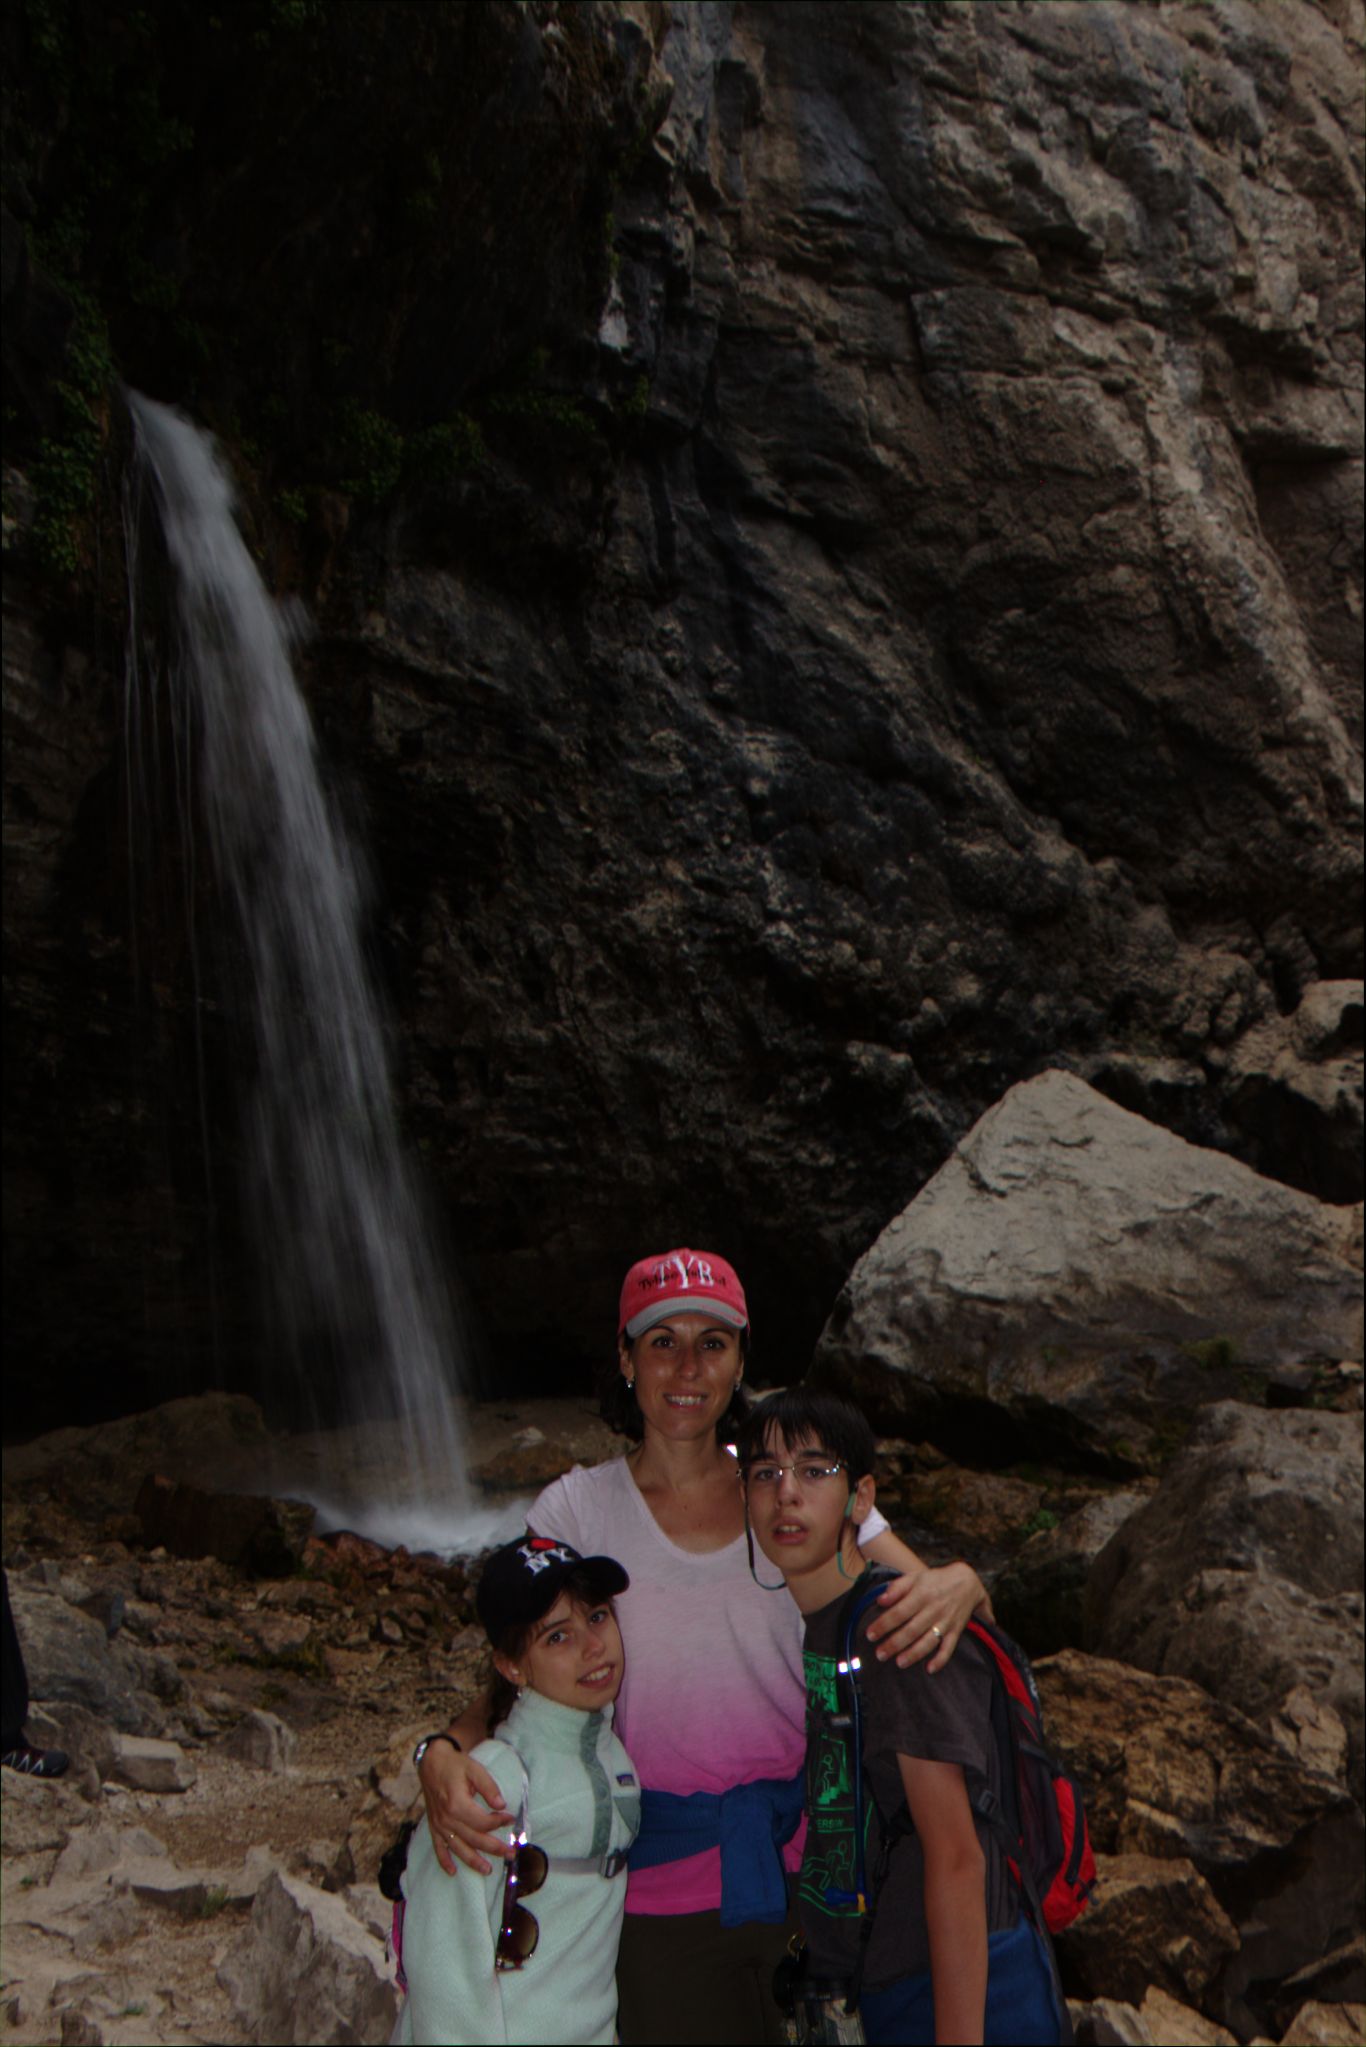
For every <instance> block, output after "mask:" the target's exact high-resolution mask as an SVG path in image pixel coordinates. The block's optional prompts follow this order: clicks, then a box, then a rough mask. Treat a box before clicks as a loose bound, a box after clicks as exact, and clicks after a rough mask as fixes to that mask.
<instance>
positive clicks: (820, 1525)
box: [739, 1390, 1061, 2047]
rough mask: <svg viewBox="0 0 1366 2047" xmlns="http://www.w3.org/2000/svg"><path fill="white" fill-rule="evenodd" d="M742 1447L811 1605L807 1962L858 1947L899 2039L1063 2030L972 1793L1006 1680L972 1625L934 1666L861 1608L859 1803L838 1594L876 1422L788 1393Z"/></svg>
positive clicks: (847, 1583)
mask: <svg viewBox="0 0 1366 2047" xmlns="http://www.w3.org/2000/svg"><path fill="white" fill-rule="evenodd" d="M739 1455H740V1465H741V1472H742V1476H743V1481H744V1488H745V1501H746V1510H747V1513H748V1518H749V1526H750V1528H751V1529H752V1531H753V1535H754V1539H755V1541H756V1542H757V1543H758V1545H759V1547H760V1549H761V1550H762V1551H763V1553H764V1555H765V1556H766V1557H767V1558H768V1559H769V1560H770V1562H771V1563H773V1564H775V1565H776V1566H777V1568H778V1569H779V1570H780V1571H781V1573H782V1576H783V1579H784V1580H785V1581H786V1584H787V1589H788V1591H789V1592H790V1593H791V1594H792V1596H793V1598H794V1599H795V1600H796V1602H797V1605H798V1606H799V1607H800V1608H801V1610H802V1613H803V1615H804V1616H805V1620H806V1638H805V1648H804V1662H805V1673H806V1687H807V1759H806V1793H807V1818H808V1832H807V1838H806V1849H805V1853H804V1856H803V1859H802V1867H801V1874H800V1876H799V1878H798V1900H797V1904H798V1915H799V1917H800V1919H801V1923H802V1929H803V1932H804V1934H805V1937H806V1947H807V1962H806V1966H807V1969H808V1971H809V1973H810V1975H811V1976H812V1977H818V1978H823V1979H832V1978H833V1979H839V1980H842V1981H843V1982H844V1983H845V1984H848V1983H850V1982H851V1981H852V1979H854V1977H855V1976H856V1974H857V1971H858V1968H859V1962H860V1957H861V1956H862V1960H863V1973H862V1985H863V1987H862V1992H861V1996H860V2008H861V2011H862V2015H863V2025H864V2032H865V2036H866V2038H867V2039H868V2040H869V2041H871V2042H876V2043H887V2047H900V2043H903V2042H905V2043H910V2042H917V2043H918V2042H922V2041H923V2042H927V2043H928V2042H932V2041H933V2042H950V2041H953V2042H986V2043H992V2042H996V2041H1000V2042H1018V2043H1034V2042H1057V2041H1058V2039H1059V2038H1060V2037H1061V2035H1060V2027H1059V2019H1058V2012H1057V2005H1056V2001H1055V1996H1054V1990H1053V1979H1052V1972H1051V1969H1050V1966H1049V1961H1048V1957H1047V1953H1046V1951H1045V1949H1044V1947H1043V1943H1042V1941H1041V1940H1040V1938H1039V1936H1038V1935H1037V1934H1036V1933H1035V1931H1034V1929H1033V1927H1032V1926H1031V1925H1030V1924H1029V1922H1028V1919H1027V1918H1026V1917H1025V1916H1024V1915H1023V1914H1022V1913H1021V1911H1020V1910H1019V1900H1018V1894H1017V1892H1016V1890H1015V1886H1014V1883H1013V1881H1012V1879H1011V1877H1010V1874H1009V1871H1008V1870H1007V1867H1006V1864H1005V1858H1004V1856H1003V1855H1002V1853H1001V1850H1000V1848H999V1847H998V1846H997V1844H996V1842H995V1841H994V1840H993V1838H992V1836H991V1832H990V1830H989V1828H988V1827H987V1826H986V1824H985V1822H983V1821H981V1820H979V1819H978V1818H977V1817H976V1815H975V1814H974V1812H973V1808H972V1803H971V1793H972V1791H973V1790H974V1789H976V1788H979V1787H980V1786H981V1785H982V1784H984V1783H985V1784H986V1785H988V1786H989V1787H990V1789H991V1790H992V1791H993V1792H994V1793H995V1794H996V1796H997V1797H998V1798H999V1796H1000V1793H1001V1783H1000V1762H999V1758H998V1754H997V1748H996V1743H995V1740H994V1739H993V1736H992V1730H991V1695H992V1693H991V1688H992V1684H993V1682H994V1679H993V1676H992V1673H991V1670H990V1668H989V1666H988V1663H987V1660H986V1657H985V1654H984V1653H983V1652H982V1651H981V1650H980V1649H979V1647H978V1646H977V1644H976V1643H975V1642H974V1641H973V1640H972V1639H971V1637H970V1636H967V1635H965V1636H964V1638H963V1640H962V1641H961V1642H960V1643H959V1646H958V1650H957V1653H956V1654H955V1656H954V1657H953V1659H952V1661H951V1662H950V1663H949V1664H947V1665H946V1666H945V1668H944V1669H942V1670H940V1671H938V1672H936V1673H935V1674H934V1675H933V1676H929V1675H927V1673H926V1671H925V1669H924V1666H923V1665H919V1666H917V1667H915V1668H913V1669H910V1670H899V1669H898V1668H897V1667H896V1665H895V1663H890V1662H889V1663H879V1662H878V1661H877V1659H876V1657H875V1655H874V1654H873V1652H872V1651H871V1650H869V1649H867V1648H866V1647H864V1646H863V1630H864V1623H863V1622H862V1621H861V1622H860V1623H859V1627H858V1630H857V1636H856V1646H855V1653H856V1654H858V1655H859V1683H860V1701H861V1708H862V1714H861V1717H862V1725H863V1744H862V1768H863V1785H864V1800H863V1803H864V1808H865V1810H864V1812H863V1813H862V1814H859V1813H856V1812H855V1810H854V1792H853V1784H852V1781H851V1776H852V1773H851V1770H850V1767H849V1734H848V1721H847V1719H844V1720H843V1724H836V1716H841V1718H842V1717H843V1715H844V1713H845V1712H846V1711H847V1699H845V1698H844V1697H842V1696H841V1692H842V1688H843V1684H844V1683H847V1680H843V1681H841V1680H840V1679H839V1676H838V1672H837V1665H838V1662H839V1660H840V1658H841V1656H842V1654H843V1644H842V1641H841V1639H840V1637H841V1635H842V1632H843V1630H842V1623H841V1609H842V1608H843V1606H844V1602H845V1598H846V1596H847V1595H848V1594H849V1593H850V1591H851V1589H852V1586H853V1584H854V1582H856V1581H857V1580H858V1579H860V1578H861V1577H862V1576H863V1575H864V1573H863V1568H862V1564H861V1562H860V1559H859V1552H858V1542H857V1533H856V1531H857V1529H858V1527H859V1525H860V1523H861V1522H862V1521H863V1520H864V1519H865V1518H866V1516H867V1514H868V1512H869V1509H870V1508H871V1507H872V1504H873V1495H874V1492H875V1490H876V1487H875V1483H874V1478H873V1465H874V1444H873V1435H872V1431H871V1429H870V1428H869V1427H868V1424H867V1422H866V1421H865V1420H864V1419H863V1417H862V1415H861V1414H859V1413H858V1411H857V1409H855V1408H853V1407H850V1406H849V1405H848V1404H847V1402H845V1401H842V1400H835V1399H831V1398H826V1397H823V1396H821V1395H819V1394H807V1393H803V1392H801V1391H800V1390H797V1391H793V1392H789V1393H779V1394H775V1395H774V1396H773V1397H772V1398H771V1399H770V1400H767V1401H765V1402H764V1403H763V1405H762V1406H761V1407H760V1408H759V1409H758V1410H757V1411H756V1412H755V1414H754V1415H753V1416H752V1417H751V1418H750V1420H749V1422H748V1423H747V1425H746V1428H745V1431H744V1433H743V1435H742V1437H741V1440H740V1444H739ZM868 1582H869V1583H870V1584H871V1582H872V1578H871V1574H870V1575H869V1580H868ZM874 1612H876V1608H873V1609H872V1610H871V1611H870V1613H869V1615H868V1616H867V1618H868V1619H871V1618H872V1615H873V1613H874ZM860 1651H861V1653H860ZM856 1827H860V1828H863V1829H866V1832H865V1836H864V1843H865V1856H864V1867H865V1868H866V1870H867V1872H868V1876H869V1880H870V1884H871V1885H874V1886H875V1889H876V1896H875V1898H874V1899H871V1900H870V1901H869V1902H870V1903H874V1904H875V1906H876V1910H875V1914H874V1918H873V1924H872V1931H871V1936H870V1937H869V1938H868V1939H867V1951H866V1954H864V1953H863V1948H864V1932H865V1926H866V1922H865V1920H864V1918H863V1915H862V1914H861V1912H860V1908H859V1901H858V1897H857V1876H856V1872H857V1870H858V1868H859V1857H858V1852H857V1849H858V1843H857V1839H856V1835H855V1828H856ZM888 1828H890V1836H889V1835H888V1832H887V1829H888ZM888 1839H889V1841H890V1845H889V1847H888V1849H887V1853H886V1856H885V1857H884V1854H883V1846H884V1841H885V1840H888ZM879 1876H880V1880H879Z"/></svg>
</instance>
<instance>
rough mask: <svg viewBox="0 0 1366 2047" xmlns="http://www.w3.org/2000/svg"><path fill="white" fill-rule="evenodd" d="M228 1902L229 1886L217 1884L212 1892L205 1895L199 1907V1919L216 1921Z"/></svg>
mask: <svg viewBox="0 0 1366 2047" xmlns="http://www.w3.org/2000/svg"><path fill="white" fill-rule="evenodd" d="M227 1902H228V1887H227V1885H226V1884H215V1885H214V1886H213V1888H212V1889H211V1890H208V1891H206V1892H205V1893H204V1896H203V1899H202V1901H201V1903H200V1906H199V1912H198V1917H199V1918H201V1919H216V1918H217V1917H218V1915H219V1913H220V1912H221V1911H222V1910H223V1907H224V1906H225V1905H226V1904H227Z"/></svg>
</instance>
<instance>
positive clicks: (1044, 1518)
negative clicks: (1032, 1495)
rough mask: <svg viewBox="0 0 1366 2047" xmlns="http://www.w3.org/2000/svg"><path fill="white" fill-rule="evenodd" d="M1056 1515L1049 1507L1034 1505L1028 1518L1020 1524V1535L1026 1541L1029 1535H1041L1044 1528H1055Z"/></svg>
mask: <svg viewBox="0 0 1366 2047" xmlns="http://www.w3.org/2000/svg"><path fill="white" fill-rule="evenodd" d="M1057 1525H1058V1517H1057V1515H1056V1514H1055V1513H1054V1512H1053V1509H1052V1508H1051V1507H1036V1508H1035V1509H1034V1512H1033V1513H1032V1514H1031V1515H1030V1517H1029V1519H1028V1520H1027V1521H1025V1522H1023V1523H1022V1524H1021V1526H1020V1536H1021V1539H1022V1540H1023V1541H1026V1542H1027V1541H1028V1540H1029V1538H1030V1536H1031V1535H1042V1534H1043V1533H1044V1531H1045V1530H1046V1529H1049V1528H1056V1527H1057Z"/></svg>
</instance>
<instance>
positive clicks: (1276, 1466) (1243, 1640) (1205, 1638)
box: [1087, 1402, 1363, 1803]
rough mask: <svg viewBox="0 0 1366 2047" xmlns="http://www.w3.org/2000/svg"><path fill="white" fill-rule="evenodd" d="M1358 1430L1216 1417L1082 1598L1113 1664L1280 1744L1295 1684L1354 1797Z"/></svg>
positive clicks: (1344, 1419)
mask: <svg viewBox="0 0 1366 2047" xmlns="http://www.w3.org/2000/svg"><path fill="white" fill-rule="evenodd" d="M1361 1430H1362V1424H1361V1418H1360V1416H1358V1415H1339V1414H1317V1413H1297V1412H1273V1413H1268V1412H1264V1411H1262V1410H1259V1409H1255V1408H1248V1407H1242V1406H1239V1405H1236V1404H1234V1403H1232V1402H1225V1403H1223V1404H1221V1405H1220V1406H1217V1407H1212V1408H1209V1409H1207V1410H1206V1411H1205V1412H1204V1413H1203V1414H1202V1415H1201V1417H1200V1419H1199V1421H1198V1422H1197V1424H1196V1427H1195V1429H1194V1430H1193V1431H1192V1433H1191V1436H1190V1439H1189V1441H1188V1442H1187V1444H1186V1447H1185V1448H1184V1449H1183V1450H1182V1451H1181V1452H1180V1454H1179V1455H1178V1456H1177V1457H1176V1458H1175V1460H1174V1461H1173V1463H1172V1464H1171V1466H1170V1467H1169V1469H1168V1470H1167V1472H1166V1474H1165V1476H1164V1478H1163V1481H1162V1484H1161V1486H1160V1487H1159V1488H1158V1491H1157V1492H1156V1493H1155V1494H1154V1496H1153V1498H1152V1499H1151V1500H1150V1501H1149V1502H1148V1504H1147V1505H1146V1506H1145V1507H1142V1508H1140V1510H1139V1511H1138V1513H1136V1514H1135V1515H1133V1516H1132V1518H1131V1519H1130V1520H1128V1521H1126V1522H1125V1523H1124V1525H1123V1527H1122V1528H1121V1529H1120V1530H1119V1531H1118V1533H1117V1534H1116V1535H1115V1536H1114V1537H1113V1538H1112V1539H1111V1541H1110V1542H1109V1543H1108V1544H1107V1545H1106V1547H1105V1549H1103V1550H1102V1551H1101V1553H1100V1555H1099V1557H1098V1558H1097V1559H1096V1562H1095V1564H1094V1565H1093V1566H1092V1571H1091V1578H1090V1582H1089V1585H1088V1588H1087V1609H1088V1623H1089V1626H1090V1629H1091V1633H1092V1638H1093V1640H1094V1642H1095V1644H1096V1647H1097V1648H1098V1649H1099V1650H1101V1651H1102V1652H1103V1653H1104V1654H1106V1655H1110V1656H1118V1657H1121V1658H1123V1659H1124V1660H1125V1661H1127V1662H1130V1663H1136V1664H1138V1665H1139V1666H1140V1668H1142V1669H1145V1670H1153V1671H1159V1672H1165V1673H1168V1674H1171V1675H1176V1676H1183V1677H1191V1678H1194V1679H1195V1681H1196V1682H1197V1683H1198V1684H1202V1685H1204V1686H1205V1688H1206V1689H1207V1690H1208V1691H1210V1692H1212V1693H1213V1694H1214V1695H1215V1697H1216V1698H1220V1699H1223V1700H1225V1701H1226V1702H1227V1703H1228V1704H1230V1705H1236V1706H1237V1707H1239V1708H1240V1709H1241V1710H1242V1711H1243V1712H1245V1713H1247V1714H1248V1715H1249V1716H1250V1717H1251V1718H1252V1719H1254V1720H1257V1721H1260V1722H1261V1723H1262V1724H1263V1725H1266V1726H1267V1727H1269V1728H1272V1729H1273V1730H1276V1731H1280V1732H1281V1733H1282V1737H1283V1738H1284V1733H1285V1726H1286V1725H1287V1724H1289V1725H1295V1724H1296V1723H1297V1717H1302V1713H1301V1710H1300V1708H1299V1705H1298V1701H1297V1699H1296V1694H1297V1693H1298V1692H1299V1690H1300V1688H1305V1689H1307V1690H1308V1692H1309V1694H1310V1697H1311V1701H1312V1702H1313V1703H1314V1704H1324V1703H1326V1705H1327V1706H1329V1707H1331V1708H1332V1710H1333V1712H1334V1713H1335V1714H1336V1715H1337V1717H1338V1719H1339V1720H1340V1721H1341V1723H1342V1724H1343V1726H1344V1727H1345V1729H1346V1732H1347V1754H1346V1764H1345V1775H1346V1780H1347V1782H1348V1783H1349V1784H1350V1785H1351V1788H1352V1791H1353V1793H1354V1795H1355V1797H1356V1798H1357V1800H1358V1803H1360V1801H1361V1798H1362V1791H1363V1779H1362V1704H1363V1702H1362V1526H1363V1517H1362V1473H1361V1443H1362V1434H1361ZM1296 1739H1297V1740H1298V1736H1297V1737H1296Z"/></svg>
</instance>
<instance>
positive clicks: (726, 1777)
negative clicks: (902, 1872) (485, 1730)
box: [527, 1457, 887, 1913]
mask: <svg viewBox="0 0 1366 2047" xmlns="http://www.w3.org/2000/svg"><path fill="white" fill-rule="evenodd" d="M527 1519H528V1521H529V1523H530V1525H531V1527H532V1528H533V1529H534V1530H535V1532H536V1534H537V1535H548V1536H551V1537H553V1538H554V1539H555V1540H556V1541H559V1542H567V1543H570V1544H571V1545H572V1546H573V1547H574V1548H575V1549H576V1550H578V1551H579V1553H580V1555H582V1556H609V1557H615V1558H616V1559H617V1561H618V1563H620V1564H623V1565H624V1566H625V1568H626V1570H627V1571H628V1572H629V1574H630V1578H631V1585H630V1590H629V1591H627V1592H623V1593H622V1595H621V1597H620V1599H619V1600H618V1601H617V1618H618V1620H619V1621H620V1623H621V1637H622V1644H623V1647H624V1649H625V1654H626V1674H625V1677H624V1679H623V1681H622V1687H621V1692H620V1695H619V1697H618V1699H617V1708H616V1722H615V1724H616V1731H617V1733H618V1735H619V1736H620V1738H621V1740H622V1741H623V1742H624V1743H625V1745H626V1747H627V1749H628V1750H629V1752H630V1755H631V1759H632V1761H633V1762H634V1764H635V1766H636V1770H637V1772H638V1773H639V1776H640V1781H641V1783H642V1785H643V1786H644V1787H645V1788H646V1789H647V1790H650V1791H672V1792H676V1793H678V1794H679V1795H680V1796H681V1797H685V1798H686V1797H688V1796H690V1795H691V1793H693V1792H694V1791H710V1792H713V1793H720V1792H724V1791H729V1790H731V1789H732V1788H733V1787H734V1786H735V1785H737V1784H752V1783H753V1782H755V1780H756V1779H758V1778H760V1777H793V1776H795V1775H796V1773H797V1771H798V1770H800V1768H801V1767H802V1760H803V1757H804V1756H805V1753H806V1689H805V1685H804V1682H803V1678H802V1618H801V1614H800V1613H799V1612H798V1610H797V1606H796V1602H795V1601H794V1600H793V1599H792V1598H791V1597H790V1595H789V1593H788V1591H787V1588H786V1586H785V1585H783V1583H782V1581H781V1579H780V1578H779V1577H778V1573H777V1569H776V1567H775V1566H774V1565H772V1564H769V1563H768V1562H767V1560H766V1558H765V1557H764V1555H763V1553H762V1551H760V1550H759V1549H757V1548H756V1550H755V1552H754V1562H755V1568H756V1570H757V1571H758V1573H759V1576H760V1577H761V1578H762V1579H764V1580H765V1581H766V1582H768V1583H772V1584H775V1585H776V1586H777V1590H776V1591H773V1592H766V1591H764V1590H762V1588H761V1587H760V1586H759V1585H756V1584H755V1582H754V1579H753V1578H752V1577H751V1576H750V1570H749V1561H748V1558H747V1556H746V1552H745V1539H744V1537H743V1535H741V1536H737V1537H736V1539H735V1541H734V1542H731V1543H727V1545H726V1547H725V1548H724V1549H718V1550H712V1551H710V1552H708V1553H705V1554H702V1555H698V1554H697V1553H695V1552H694V1551H692V1550H685V1549H679V1547H678V1545H677V1544H676V1543H673V1542H670V1540H669V1538H668V1536H667V1535H666V1534H665V1533H664V1531H663V1529H662V1528H661V1527H660V1525H659V1523H658V1522H657V1521H656V1520H655V1517H654V1515H653V1514H652V1513H651V1512H650V1509H649V1508H648V1507H647V1506H646V1504H645V1501H644V1499H643V1497H642V1495H641V1492H640V1489H639V1487H638V1486H637V1485H636V1482H635V1480H634V1478H633V1477H632V1476H631V1468H630V1465H629V1464H628V1462H627V1460H626V1459H625V1458H624V1457H621V1458H614V1459H613V1460H612V1461H611V1462H610V1463H608V1464H596V1465H593V1466H592V1467H591V1468H589V1467H585V1466H583V1465H581V1464H576V1465H575V1466H574V1468H573V1470H572V1471H567V1472H566V1473H565V1475H564V1477H563V1478H557V1479H556V1480H555V1482H554V1484H553V1485H548V1486H547V1487H546V1489H545V1491H544V1492H543V1493H541V1494H540V1496H539V1498H538V1499H537V1500H536V1502H535V1504H534V1505H533V1506H532V1509H531V1512H530V1514H529V1515H528V1516H527ZM886 1526H887V1523H886V1521H885V1520H884V1519H883V1517H882V1516H881V1515H880V1514H879V1513H878V1512H877V1510H876V1509H874V1511H873V1512H872V1513H871V1514H870V1515H869V1516H868V1519H867V1520H866V1521H865V1522H864V1524H863V1526H862V1528H861V1529H860V1531H859V1540H860V1541H861V1542H868V1541H869V1540H870V1539H871V1538H872V1537H874V1536H876V1535H879V1534H881V1533H882V1531H883V1530H884V1529H885V1528H886ZM805 1833H806V1822H805V1820H803V1822H802V1824H801V1826H800V1827H799V1828H798V1830H797V1832H796V1834H794V1836H793V1838H792V1839H791V1840H790V1841H789V1842H788V1844H787V1847H786V1848H785V1849H784V1850H783V1861H784V1863H785V1865H786V1867H787V1868H788V1869H790V1870H795V1869H797V1868H798V1867H799V1865H800V1863H801V1859H802V1841H803V1838H804V1836H805ZM720 1903H721V1851H720V1849H719V1848H708V1849H705V1850H704V1851H703V1853H702V1854H700V1855H688V1856H685V1857H683V1858H682V1859H681V1860H680V1861H678V1862H666V1863H661V1864H658V1865H657V1866H656V1867H655V1868H654V1869H641V1870H632V1872H631V1878H630V1883H629V1885H628V1887H627V1892H626V1909H627V1911H628V1912H655V1913H674V1912H715V1911H717V1910H718V1909H719V1907H720Z"/></svg>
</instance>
